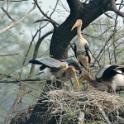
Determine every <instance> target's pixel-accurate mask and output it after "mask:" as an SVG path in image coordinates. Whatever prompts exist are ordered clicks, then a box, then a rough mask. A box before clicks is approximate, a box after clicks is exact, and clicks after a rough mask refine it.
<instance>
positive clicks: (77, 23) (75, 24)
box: [71, 19, 82, 31]
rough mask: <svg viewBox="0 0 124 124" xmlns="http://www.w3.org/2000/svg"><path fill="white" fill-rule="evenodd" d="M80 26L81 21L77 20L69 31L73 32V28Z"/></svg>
mask: <svg viewBox="0 0 124 124" xmlns="http://www.w3.org/2000/svg"><path fill="white" fill-rule="evenodd" d="M79 26H82V20H81V19H77V20H76V22H75V23H74V25H73V26H72V28H71V31H73V30H74V29H75V28H77V27H79Z"/></svg>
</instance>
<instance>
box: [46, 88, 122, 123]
mask: <svg viewBox="0 0 124 124" xmlns="http://www.w3.org/2000/svg"><path fill="white" fill-rule="evenodd" d="M48 97H49V102H50V103H52V105H51V108H50V109H49V110H50V111H51V113H52V114H60V113H64V114H63V118H64V117H66V120H67V118H69V119H70V118H71V119H75V118H78V117H79V114H80V113H81V112H83V113H84V118H83V119H84V121H89V120H97V121H103V122H106V123H110V120H112V119H114V120H112V121H115V120H116V121H117V117H116V118H115V117H114V116H118V117H119V114H118V111H119V110H122V108H123V105H124V100H123V99H122V98H121V97H119V96H118V95H112V94H109V93H107V92H102V91H98V90H95V89H92V90H90V91H85V92H84V91H80V92H74V91H65V90H55V91H50V92H49V93H48Z"/></svg>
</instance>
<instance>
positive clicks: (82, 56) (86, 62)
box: [71, 19, 91, 72]
mask: <svg viewBox="0 0 124 124" xmlns="http://www.w3.org/2000/svg"><path fill="white" fill-rule="evenodd" d="M81 27H82V20H81V19H77V20H76V22H75V24H74V25H73V27H72V29H71V30H74V29H75V28H77V38H78V41H77V42H75V49H74V52H75V55H76V57H77V59H78V61H79V62H80V64H81V65H83V66H84V67H85V69H86V70H87V71H88V72H89V70H90V69H89V68H90V63H91V54H90V50H89V44H88V41H87V40H86V39H85V38H84V37H83V36H82V34H81Z"/></svg>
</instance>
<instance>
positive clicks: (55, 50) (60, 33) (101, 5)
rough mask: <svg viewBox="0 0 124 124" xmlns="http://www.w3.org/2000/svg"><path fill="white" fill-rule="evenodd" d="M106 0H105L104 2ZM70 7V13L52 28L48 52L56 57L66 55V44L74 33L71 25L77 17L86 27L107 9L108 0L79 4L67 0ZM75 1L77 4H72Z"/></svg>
mask: <svg viewBox="0 0 124 124" xmlns="http://www.w3.org/2000/svg"><path fill="white" fill-rule="evenodd" d="M106 1H107V2H106ZM67 2H68V4H69V7H70V9H71V14H70V15H69V16H68V18H67V19H66V21H65V22H64V23H63V24H61V25H60V26H59V27H58V28H56V29H55V30H54V33H53V36H52V40H51V45H50V54H51V56H52V57H54V58H57V59H63V58H66V57H67V50H68V45H69V43H70V41H71V40H72V38H73V37H74V36H75V35H76V31H73V32H72V31H71V27H72V25H73V24H74V22H75V20H76V19H77V18H81V19H82V20H83V27H82V29H84V28H85V27H87V26H88V25H89V24H90V23H91V22H92V21H93V20H95V19H96V18H97V17H99V16H100V15H102V14H103V13H104V12H106V11H107V7H108V6H107V4H108V3H110V1H109V0H92V1H90V2H89V3H88V4H81V3H80V4H81V6H80V4H79V3H78V2H79V1H76V0H74V1H72V0H67ZM76 2H77V4H78V5H79V6H74V4H75V3H76ZM77 4H76V5H77ZM73 7H74V8H75V9H76V11H77V10H78V14H77V12H76V11H74V10H73Z"/></svg>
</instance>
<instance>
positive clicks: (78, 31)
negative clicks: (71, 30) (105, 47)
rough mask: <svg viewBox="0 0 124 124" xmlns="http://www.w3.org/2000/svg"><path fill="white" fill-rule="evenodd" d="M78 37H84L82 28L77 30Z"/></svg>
mask: <svg viewBox="0 0 124 124" xmlns="http://www.w3.org/2000/svg"><path fill="white" fill-rule="evenodd" d="M77 35H78V37H79V38H80V37H82V34H81V26H80V27H78V28H77Z"/></svg>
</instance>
